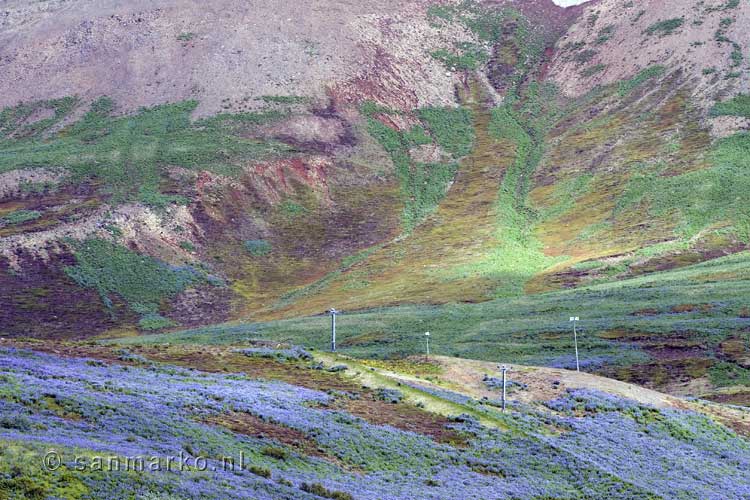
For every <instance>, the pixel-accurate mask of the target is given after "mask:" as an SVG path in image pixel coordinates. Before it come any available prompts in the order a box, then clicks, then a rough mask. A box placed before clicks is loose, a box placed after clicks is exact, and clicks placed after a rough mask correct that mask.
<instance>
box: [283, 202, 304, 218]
mask: <svg viewBox="0 0 750 500" xmlns="http://www.w3.org/2000/svg"><path fill="white" fill-rule="evenodd" d="M279 209H280V210H281V213H283V214H284V215H286V216H287V217H289V218H292V219H293V218H296V217H299V216H300V215H302V214H304V213H305V212H307V209H306V208H305V207H303V206H302V205H300V204H299V203H295V202H293V201H291V200H285V201H284V202H282V203H281V205H279Z"/></svg>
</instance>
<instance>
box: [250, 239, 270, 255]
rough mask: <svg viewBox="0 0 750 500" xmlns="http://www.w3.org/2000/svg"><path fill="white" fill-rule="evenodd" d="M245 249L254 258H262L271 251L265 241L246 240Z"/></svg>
mask: <svg viewBox="0 0 750 500" xmlns="http://www.w3.org/2000/svg"><path fill="white" fill-rule="evenodd" d="M245 248H246V249H247V251H248V252H250V255H252V256H254V257H263V256H264V255H268V254H270V253H271V251H272V250H273V246H272V245H271V243H269V242H268V241H266V240H247V241H246V242H245Z"/></svg>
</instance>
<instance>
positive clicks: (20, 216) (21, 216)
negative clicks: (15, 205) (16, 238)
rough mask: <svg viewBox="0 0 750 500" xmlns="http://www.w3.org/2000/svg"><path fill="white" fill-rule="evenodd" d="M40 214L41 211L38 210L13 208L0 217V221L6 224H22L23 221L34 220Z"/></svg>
mask: <svg viewBox="0 0 750 500" xmlns="http://www.w3.org/2000/svg"><path fill="white" fill-rule="evenodd" d="M41 216H42V212H39V211H38V210H15V211H13V212H10V213H9V214H6V215H3V216H2V217H0V222H4V223H6V224H23V223H24V222H29V221H32V220H36V219H38V218H39V217H41Z"/></svg>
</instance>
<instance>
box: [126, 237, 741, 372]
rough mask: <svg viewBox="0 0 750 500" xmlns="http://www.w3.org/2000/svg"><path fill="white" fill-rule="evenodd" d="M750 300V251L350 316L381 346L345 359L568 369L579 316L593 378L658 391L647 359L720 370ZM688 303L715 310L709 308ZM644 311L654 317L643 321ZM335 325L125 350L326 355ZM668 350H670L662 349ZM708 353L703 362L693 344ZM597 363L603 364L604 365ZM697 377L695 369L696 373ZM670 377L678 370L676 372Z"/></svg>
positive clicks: (212, 330)
mask: <svg viewBox="0 0 750 500" xmlns="http://www.w3.org/2000/svg"><path fill="white" fill-rule="evenodd" d="M748 293H750V253H748V252H743V253H740V254H736V255H732V256H728V257H722V258H720V259H715V260H712V261H707V262H704V263H701V264H696V265H693V266H688V267H684V268H681V269H678V270H672V271H665V272H659V273H654V274H651V275H646V276H640V277H637V278H632V279H628V280H621V281H616V282H610V283H603V284H599V285H592V286H586V287H581V288H578V289H575V290H565V291H560V292H554V293H546V294H539V295H526V296H521V297H515V298H504V299H502V300H494V301H490V302H485V303H480V304H449V305H444V306H401V307H395V308H385V309H377V310H371V311H362V312H347V313H346V314H344V315H342V316H340V319H339V321H338V323H337V327H338V333H339V336H340V340H341V342H345V339H346V338H347V337H348V336H362V335H374V336H376V338H378V339H379V341H378V342H369V343H362V344H356V345H352V346H350V347H346V348H342V349H344V352H345V353H346V354H349V355H352V356H358V357H367V358H394V357H396V358H397V357H401V356H404V355H410V354H414V353H418V352H422V350H423V349H424V340H423V335H421V334H420V333H419V332H424V331H429V332H431V342H430V344H431V348H432V349H433V350H434V352H435V353H436V354H444V355H451V356H459V357H466V358H472V359H483V360H489V361H500V360H502V361H503V362H514V363H526V364H533V365H558V364H563V365H565V366H569V364H568V363H569V361H570V359H571V356H572V349H573V339H572V335H571V334H570V333H571V332H570V325H569V322H568V317H569V316H571V315H574V314H575V315H580V316H581V325H580V327H581V329H580V331H579V333H580V337H579V342H580V346H581V353H582V359H583V360H585V363H586V365H587V366H588V368H587V370H594V371H597V372H599V373H603V374H607V375H610V376H615V377H617V378H623V379H628V377H630V375H631V372H629V371H627V370H625V368H626V367H628V366H631V365H633V364H643V365H644V367H643V370H642V371H643V372H644V373H651V372H649V370H655V371H654V372H653V373H662V372H658V370H667V372H664V373H662V375H660V377H661V381H660V379H658V378H654V379H652V381H653V382H654V383H656V385H659V384H660V383H666V382H667V381H668V380H669V378H670V377H674V378H679V377H680V372H679V367H680V366H683V365H681V364H679V363H680V362H678V364H677V365H675V368H669V366H670V365H669V364H667V366H666V367H664V366H663V365H662V363H663V361H661V360H660V359H659V358H658V356H657V357H655V358H652V357H651V354H649V353H650V352H653V353H658V352H659V350H660V349H662V348H665V349H673V348H674V349H676V348H679V347H680V346H684V347H685V348H686V349H688V351H686V354H685V355H686V356H687V358H686V360H687V362H689V361H691V360H692V361H696V360H703V361H705V363H704V364H703V365H702V366H704V367H710V366H712V364H716V363H717V361H716V357H717V356H718V355H719V351H720V348H721V347H720V346H721V343H722V342H724V341H725V340H726V339H727V338H736V337H737V335H740V336H741V338H744V339H745V341H746V342H747V341H750V336H749V335H750V334H748V333H747V332H744V331H743V328H746V326H747V324H748V320H747V319H744V318H742V317H741V315H742V314H743V313H742V312H741V311H742V308H743V307H746V302H747V294H748ZM686 304H709V305H710V307H708V308H700V307H686V306H685V305H686ZM641 311H652V312H650V313H649V314H641V313H640V312H641ZM329 323H330V320H329V319H328V318H326V317H324V316H319V317H308V318H299V319H289V320H283V321H278V322H269V323H250V324H227V325H218V326H213V327H208V328H201V329H196V330H190V331H185V332H180V333H174V334H163V335H157V336H151V337H135V338H128V339H121V340H118V341H117V342H118V343H125V344H141V343H164V342H168V343H198V344H203V343H207V344H232V343H242V342H246V339H247V338H248V337H250V338H259V339H264V340H277V341H285V342H293V343H295V344H300V345H305V346H309V347H313V348H315V349H326V347H327V344H326V342H327V337H326V335H325V332H326V331H327V328H329ZM665 342H666V343H665ZM694 345H700V346H702V351H701V352H703V353H704V354H702V356H703V357H698V358H694V357H693V356H700V355H699V354H692V351H690V350H689V347H690V346H694ZM597 363H598V364H597ZM696 369H697V368H696ZM669 370H672V371H671V372H670V371H669Z"/></svg>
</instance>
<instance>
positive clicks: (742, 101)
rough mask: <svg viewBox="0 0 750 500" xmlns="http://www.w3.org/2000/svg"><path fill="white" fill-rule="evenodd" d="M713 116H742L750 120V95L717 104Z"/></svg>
mask: <svg viewBox="0 0 750 500" xmlns="http://www.w3.org/2000/svg"><path fill="white" fill-rule="evenodd" d="M711 116H741V117H743V118H750V95H748V94H740V95H738V96H735V97H733V98H732V99H730V100H728V101H724V102H719V103H716V105H715V106H714V107H713V108H712V109H711Z"/></svg>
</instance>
